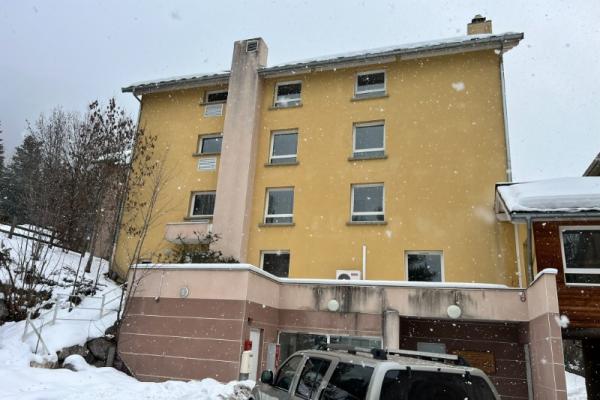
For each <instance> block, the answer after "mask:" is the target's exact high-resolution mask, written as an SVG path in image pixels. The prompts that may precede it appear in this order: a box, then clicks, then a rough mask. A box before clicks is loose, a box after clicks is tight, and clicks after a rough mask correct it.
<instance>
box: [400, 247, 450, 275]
mask: <svg viewBox="0 0 600 400" xmlns="http://www.w3.org/2000/svg"><path fill="white" fill-rule="evenodd" d="M443 264H444V262H443V256H442V252H441V251H407V252H406V271H407V276H408V280H409V281H411V282H443V280H444V276H443Z"/></svg>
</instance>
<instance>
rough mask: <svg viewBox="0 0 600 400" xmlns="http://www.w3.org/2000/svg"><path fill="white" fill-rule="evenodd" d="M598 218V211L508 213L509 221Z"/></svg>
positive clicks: (599, 214)
mask: <svg viewBox="0 0 600 400" xmlns="http://www.w3.org/2000/svg"><path fill="white" fill-rule="evenodd" d="M594 218H597V219H600V211H579V212H577V211H575V212H560V211H559V212H518V211H513V212H511V213H510V220H511V221H520V222H523V221H528V220H531V221H546V220H549V219H553V220H559V219H564V220H570V219H594Z"/></svg>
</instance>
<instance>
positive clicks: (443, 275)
mask: <svg viewBox="0 0 600 400" xmlns="http://www.w3.org/2000/svg"><path fill="white" fill-rule="evenodd" d="M409 255H418V256H419V255H434V256H440V267H441V269H442V270H441V271H440V272H441V281H440V282H446V272H445V271H446V268H445V265H444V251H443V250H406V251H405V252H404V274H405V275H404V276H405V277H406V281H407V282H423V281H409V279H408V256H409ZM425 282H427V281H425Z"/></svg>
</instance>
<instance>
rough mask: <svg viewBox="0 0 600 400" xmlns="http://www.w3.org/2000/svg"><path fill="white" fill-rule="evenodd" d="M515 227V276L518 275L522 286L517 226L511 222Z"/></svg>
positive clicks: (519, 242)
mask: <svg viewBox="0 0 600 400" xmlns="http://www.w3.org/2000/svg"><path fill="white" fill-rule="evenodd" d="M513 228H514V229H515V255H516V256H517V276H518V277H519V287H520V288H522V287H523V273H522V272H521V267H522V265H521V239H520V238H519V227H518V225H517V224H513Z"/></svg>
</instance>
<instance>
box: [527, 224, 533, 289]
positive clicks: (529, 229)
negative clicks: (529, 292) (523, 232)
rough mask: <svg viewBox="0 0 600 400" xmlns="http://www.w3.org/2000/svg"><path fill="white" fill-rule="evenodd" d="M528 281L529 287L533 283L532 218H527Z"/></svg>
mask: <svg viewBox="0 0 600 400" xmlns="http://www.w3.org/2000/svg"><path fill="white" fill-rule="evenodd" d="M526 221H527V281H528V285H531V283H532V282H533V245H532V233H533V232H532V226H531V217H527V219H526Z"/></svg>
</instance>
